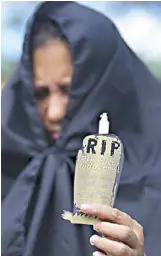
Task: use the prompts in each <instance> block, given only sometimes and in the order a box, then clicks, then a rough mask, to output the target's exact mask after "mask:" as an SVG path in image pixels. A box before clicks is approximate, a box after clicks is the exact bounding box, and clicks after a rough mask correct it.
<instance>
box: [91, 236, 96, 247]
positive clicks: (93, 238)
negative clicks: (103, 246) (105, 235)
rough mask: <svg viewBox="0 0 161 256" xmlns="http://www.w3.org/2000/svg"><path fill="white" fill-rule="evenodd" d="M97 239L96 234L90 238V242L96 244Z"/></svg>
mask: <svg viewBox="0 0 161 256" xmlns="http://www.w3.org/2000/svg"><path fill="white" fill-rule="evenodd" d="M96 241H97V238H96V236H92V237H91V238H90V243H91V245H94V244H95V243H96Z"/></svg>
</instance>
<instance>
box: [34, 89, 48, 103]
mask: <svg viewBox="0 0 161 256" xmlns="http://www.w3.org/2000/svg"><path fill="white" fill-rule="evenodd" d="M34 95H35V99H36V100H37V101H42V100H45V99H46V98H47V97H48V96H49V88H47V87H41V88H36V89H35V92H34Z"/></svg>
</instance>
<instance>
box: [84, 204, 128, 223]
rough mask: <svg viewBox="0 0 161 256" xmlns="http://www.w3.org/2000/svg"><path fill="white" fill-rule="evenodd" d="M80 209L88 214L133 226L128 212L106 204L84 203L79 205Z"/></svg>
mask: <svg viewBox="0 0 161 256" xmlns="http://www.w3.org/2000/svg"><path fill="white" fill-rule="evenodd" d="M81 211H82V212H84V213H86V214H89V215H93V216H97V217H98V218H99V219H101V220H106V221H109V222H113V223H117V224H121V225H125V226H129V227H133V221H132V218H131V217H130V216H129V215H128V214H126V213H124V212H122V211H120V210H118V209H116V208H112V207H110V206H107V205H100V204H85V205H82V206H81Z"/></svg>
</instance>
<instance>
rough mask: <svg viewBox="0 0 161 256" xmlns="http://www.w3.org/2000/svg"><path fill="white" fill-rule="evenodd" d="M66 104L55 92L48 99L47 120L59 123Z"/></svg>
mask: <svg viewBox="0 0 161 256" xmlns="http://www.w3.org/2000/svg"><path fill="white" fill-rule="evenodd" d="M65 108H66V104H65V102H64V101H63V99H62V98H61V96H60V95H59V94H58V93H56V94H55V95H51V96H50V97H49V99H48V107H47V120H48V122H49V124H52V123H53V124H57V123H59V122H60V121H61V120H62V119H63V117H64V115H65Z"/></svg>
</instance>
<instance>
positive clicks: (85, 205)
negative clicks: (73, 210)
mask: <svg viewBox="0 0 161 256" xmlns="http://www.w3.org/2000/svg"><path fill="white" fill-rule="evenodd" d="M81 209H82V210H88V209H89V205H88V204H82V205H81Z"/></svg>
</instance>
